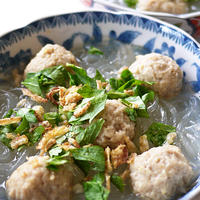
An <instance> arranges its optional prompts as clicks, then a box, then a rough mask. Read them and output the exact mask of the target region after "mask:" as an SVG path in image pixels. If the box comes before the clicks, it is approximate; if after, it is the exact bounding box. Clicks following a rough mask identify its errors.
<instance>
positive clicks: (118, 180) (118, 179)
mask: <svg viewBox="0 0 200 200" xmlns="http://www.w3.org/2000/svg"><path fill="white" fill-rule="evenodd" d="M111 182H112V183H113V184H114V185H115V186H116V187H117V188H118V189H119V191H120V192H123V191H124V186H125V184H124V182H123V180H122V178H121V177H120V176H118V175H115V174H113V175H112V176H111Z"/></svg>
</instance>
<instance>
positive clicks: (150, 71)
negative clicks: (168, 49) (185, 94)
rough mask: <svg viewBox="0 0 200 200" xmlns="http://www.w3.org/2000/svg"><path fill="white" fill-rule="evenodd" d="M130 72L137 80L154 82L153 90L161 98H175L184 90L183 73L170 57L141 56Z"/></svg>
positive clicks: (156, 55) (155, 54) (137, 58)
mask: <svg viewBox="0 0 200 200" xmlns="http://www.w3.org/2000/svg"><path fill="white" fill-rule="evenodd" d="M129 70H130V71H131V72H132V73H133V76H134V77H135V78H136V79H139V80H142V81H149V82H151V81H153V82H154V84H153V85H152V89H153V90H154V91H155V92H157V93H158V95H159V96H161V97H164V98H171V97H174V96H175V95H177V94H178V93H179V92H180V90H181V88H182V79H183V72H182V71H181V69H180V67H179V66H178V65H177V64H176V62H175V61H174V60H172V59H171V58H170V57H168V56H163V55H161V54H158V53H150V54H146V55H139V56H137V57H136V61H135V62H134V63H133V64H132V65H131V66H130V67H129Z"/></svg>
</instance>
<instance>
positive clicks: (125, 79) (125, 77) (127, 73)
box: [120, 69, 135, 83]
mask: <svg viewBox="0 0 200 200" xmlns="http://www.w3.org/2000/svg"><path fill="white" fill-rule="evenodd" d="M120 78H121V80H122V81H123V82H124V83H126V82H128V81H130V80H132V79H133V80H135V79H134V77H133V74H132V73H131V72H130V71H129V70H128V69H125V70H123V71H122V73H121V74H120Z"/></svg>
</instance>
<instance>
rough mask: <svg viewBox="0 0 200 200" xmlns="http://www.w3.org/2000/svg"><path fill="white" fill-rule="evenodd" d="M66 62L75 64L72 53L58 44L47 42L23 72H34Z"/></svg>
mask: <svg viewBox="0 0 200 200" xmlns="http://www.w3.org/2000/svg"><path fill="white" fill-rule="evenodd" d="M66 63H71V64H77V63H76V58H75V57H74V55H73V54H72V53H71V52H70V51H67V50H66V49H65V48H64V47H62V46H60V45H58V44H54V45H53V44H47V45H45V46H44V47H43V48H42V49H41V50H40V51H39V52H38V53H37V54H36V56H35V57H34V58H33V59H32V60H31V61H30V63H29V64H28V65H27V66H26V69H25V71H24V74H25V75H26V74H27V73H30V72H33V73H35V72H38V71H41V70H43V69H45V68H48V67H52V66H56V65H65V64H66Z"/></svg>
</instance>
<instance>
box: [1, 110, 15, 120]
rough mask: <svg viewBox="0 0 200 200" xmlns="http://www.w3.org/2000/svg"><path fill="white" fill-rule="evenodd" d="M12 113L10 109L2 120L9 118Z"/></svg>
mask: <svg viewBox="0 0 200 200" xmlns="http://www.w3.org/2000/svg"><path fill="white" fill-rule="evenodd" d="M13 113H14V110H13V109H10V110H9V111H8V112H7V113H6V114H5V115H4V116H3V118H10V117H11V115H12V114H13Z"/></svg>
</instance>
